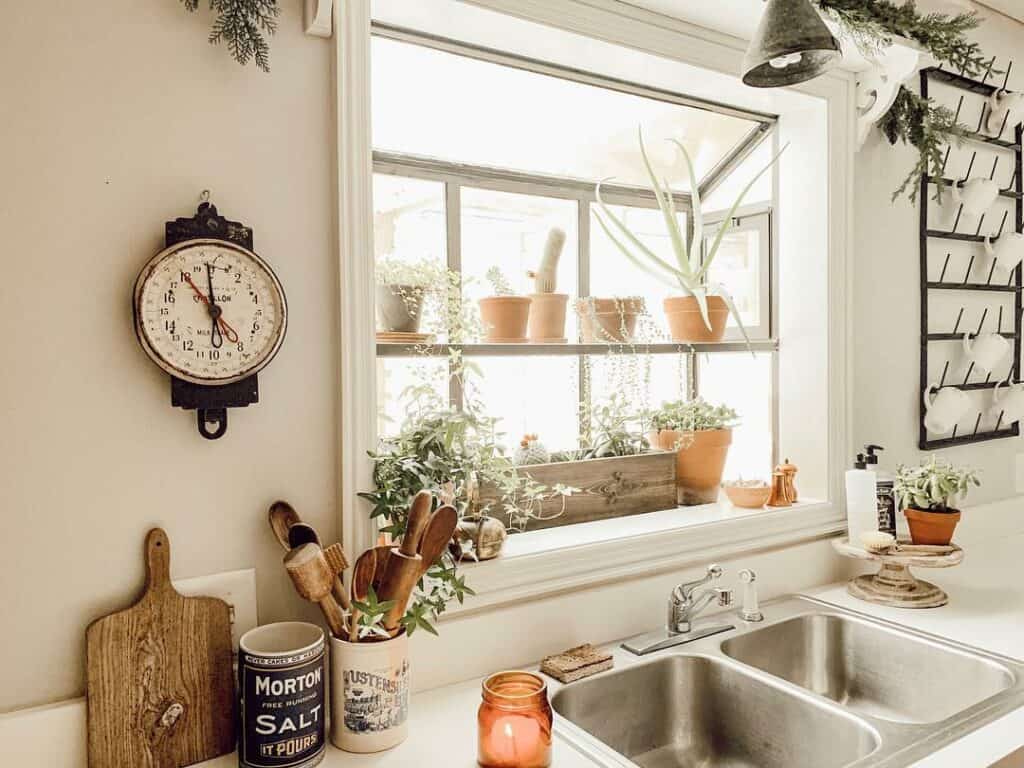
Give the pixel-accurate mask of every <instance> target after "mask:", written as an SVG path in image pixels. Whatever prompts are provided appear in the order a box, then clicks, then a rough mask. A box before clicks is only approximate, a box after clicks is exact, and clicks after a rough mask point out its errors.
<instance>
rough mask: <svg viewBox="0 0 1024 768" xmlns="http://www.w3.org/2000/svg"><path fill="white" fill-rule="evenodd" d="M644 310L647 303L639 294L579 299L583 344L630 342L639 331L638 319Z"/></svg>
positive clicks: (577, 304)
mask: <svg viewBox="0 0 1024 768" xmlns="http://www.w3.org/2000/svg"><path fill="white" fill-rule="evenodd" d="M645 311H646V305H645V304H644V300H643V299H642V298H640V297H639V296H627V297H624V298H615V299H600V298H596V297H594V296H587V297H585V298H582V299H577V300H576V315H577V316H578V317H579V319H580V338H581V339H582V340H583V343H584V344H630V343H632V341H633V337H634V335H635V334H636V323H637V318H639V317H640V315H642V314H644V312H645Z"/></svg>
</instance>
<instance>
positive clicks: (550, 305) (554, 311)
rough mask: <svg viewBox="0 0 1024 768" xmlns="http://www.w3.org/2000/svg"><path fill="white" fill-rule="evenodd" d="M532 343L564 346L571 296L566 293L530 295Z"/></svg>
mask: <svg viewBox="0 0 1024 768" xmlns="http://www.w3.org/2000/svg"><path fill="white" fill-rule="evenodd" d="M530 301H531V303H530V341H533V342H540V343H545V342H546V343H549V344H564V343H565V342H566V341H567V339H566V338H565V308H566V306H567V305H568V303H569V295H568V294H565V293H532V294H530Z"/></svg>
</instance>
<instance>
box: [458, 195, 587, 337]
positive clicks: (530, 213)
mask: <svg viewBox="0 0 1024 768" xmlns="http://www.w3.org/2000/svg"><path fill="white" fill-rule="evenodd" d="M577 218H578V203H577V202H576V201H575V200H561V199H558V198H553V197H538V196H536V195H520V194H513V193H510V192H493V191H491V190H487V189H473V188H470V187H463V188H462V274H463V275H465V276H466V277H467V278H470V279H471V282H467V285H466V295H467V296H468V297H471V298H473V299H479V298H481V297H483V296H490V295H491V294H493V290H492V288H491V285H490V283H489V282H488V281H487V279H486V277H485V276H486V274H487V271H488V270H489V269H490V268H491V267H498V268H499V269H500V270H501V271H502V273H503V274H504V276H505V278H506V279H507V280H508V282H509V284H510V285H511V286H512V289H513V290H514V291H515V292H516V293H518V294H523V295H526V294H530V293H533V292H534V284H533V280H532V279H531V278H529V277H527V275H526V273H527V272H528V271H530V270H536V269H537V267H538V266H539V265H540V258H541V254H542V253H543V252H544V244H545V242H546V241H547V237H548V233H549V232H550V231H551V229H552V228H554V227H557V228H559V229H561V230H562V231H563V232H565V246H564V247H563V248H562V256H561V258H560V259H559V261H558V285H557V292H558V293H566V294H569V295H570V296H573V295H575V294H576V275H577V269H576V258H577V252H578V250H579V244H578V242H579V241H578V237H577V225H576V222H577ZM575 322H576V318H575V315H573V314H572V313H571V312H567V313H566V334H567V336H568V338H570V339H572V338H575V336H576V326H575Z"/></svg>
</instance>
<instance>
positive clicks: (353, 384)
mask: <svg viewBox="0 0 1024 768" xmlns="http://www.w3.org/2000/svg"><path fill="white" fill-rule="evenodd" d="M462 2H465V3H467V4H469V5H474V6H480V7H483V8H487V9H490V10H494V11H498V12H502V13H506V14H510V15H512V16H516V17H519V18H522V19H526V20H528V21H533V22H538V23H541V24H546V25H548V26H551V27H556V28H560V29H563V30H566V31H568V32H571V33H576V34H580V35H584V36H587V37H591V38H596V39H600V40H604V41H606V42H610V43H613V44H616V45H621V46H626V47H630V48H634V49H637V50H641V51H646V52H648V53H651V54H654V55H657V56H662V57H666V58H669V59H674V60H677V61H680V62H684V63H687V64H691V65H695V66H699V67H703V68H706V69H711V70H716V71H719V72H725V73H728V74H730V75H735V67H736V62H737V61H738V54H739V53H741V52H742V51H743V49H744V48H745V44H744V43H743V41H741V40H738V39H736V38H733V37H730V36H727V35H722V34H720V33H717V32H711V31H709V30H704V29H702V28H700V27H695V26H693V25H690V24H686V23H685V22H677V21H676V20H673V19H669V18H668V17H665V16H661V15H658V14H653V13H650V12H646V11H642V10H640V9H637V8H635V7H632V6H627V5H624V4H622V3H619V2H616V1H615V0H562V2H559V3H557V4H553V3H550V2H549V0H462ZM367 5H368V0H346V2H345V3H343V4H342V8H341V10H339V13H338V30H339V34H338V35H337V40H338V43H337V45H338V73H339V75H338V85H339V87H338V90H337V93H338V98H339V105H340V106H339V168H340V181H339V201H340V216H339V221H340V229H341V234H340V238H341V250H342V297H343V298H342V314H343V318H342V327H343V336H342V350H343V358H344V361H343V369H342V376H343V409H342V423H341V427H340V429H341V431H342V435H343V439H342V444H343V451H342V455H343V467H342V475H343V504H342V508H343V510H344V512H345V514H343V521H342V527H343V531H344V535H345V542H346V545H347V546H349V547H351V548H352V549H353V550H355V549H357V548H358V547H360V546H366V545H368V543H370V541H371V539H372V527H371V526H370V525H369V524H367V523H366V516H367V507H366V504H365V502H361V501H357V499H356V497H355V492H356V491H357V490H359V489H365V488H369V487H371V481H372V478H371V477H370V473H369V463H368V462H367V461H366V460H365V459H364V457H363V456H362V455H361V452H362V451H363V450H365V448H366V447H367V446H372V445H374V444H375V443H374V440H373V438H374V433H375V429H376V424H375V414H376V408H375V407H374V405H373V398H374V394H375V393H374V386H373V380H372V377H369V376H367V375H366V374H367V372H368V371H372V370H373V369H374V358H373V344H372V340H373V290H372V288H373V275H372V264H371V263H370V261H371V260H370V259H368V258H366V254H369V253H372V252H373V250H372V229H371V224H372V200H371V192H372V186H371V185H372V178H371V177H370V175H369V169H370V126H369V99H370V95H369V88H370V83H369V80H368V78H367V79H364V80H363V81H360V80H359V75H360V74H362V75H364V76H367V75H368V71H369V63H368V56H369V45H370V40H369V35H370V30H369V20H368V16H369V10H368V8H367V7H366V6H367ZM356 8H358V10H356ZM795 90H797V91H800V92H802V93H805V94H808V95H812V96H816V97H818V98H821V99H824V100H825V101H827V104H828V153H829V167H828V206H829V231H828V252H829V258H830V261H829V263H828V266H827V268H828V290H829V294H830V295H829V314H828V320H827V322H828V336H829V339H828V344H829V361H828V363H829V364H828V372H827V375H828V385H827V386H828V394H829V398H828V406H827V413H828V440H827V444H824V445H821V449H822V450H825V451H827V455H828V472H827V484H828V493H829V498H830V499H831V500H832V502H833V503H832V504H831V505H829V504H825V505H822V506H821V507H817V508H802V509H800V510H789V511H788V512H773V513H766V514H765V515H764V517H763V518H760V517H759V518H756V520H757V522H752V521H751V520H750V519H749V518H748V519H744V520H742V521H727V522H716V523H713V524H708V525H704V526H689V527H685V526H684V527H680V528H679V529H674V530H672V531H667V532H663V533H659V534H656V535H650V536H638V537H633V538H630V539H619V540H614V541H608V542H603V543H600V544H592V545H586V546H579V547H574V548H572V549H570V550H561V551H555V552H545V553H541V554H536V555H529V556H523V557H516V558H506V559H501V560H498V561H492V562H490V563H487V564H483V565H480V566H478V567H474V568H473V569H472V571H473V573H472V575H471V576H470V582H471V584H472V586H473V588H474V589H475V590H477V592H478V593H479V596H478V597H477V598H476V599H475V600H472V601H469V603H468V604H467V605H466V606H464V607H456V606H452V608H451V609H450V613H451V614H452V615H459V614H460V613H462V614H463V615H464V614H465V612H476V611H483V610H489V609H493V608H496V607H498V606H501V605H505V604H508V603H510V602H515V601H520V600H526V599H531V598H536V597H538V596H542V595H543V596H546V595H551V594H556V593H559V592H566V591H571V590H577V589H584V588H588V587H591V586H594V585H595V584H599V583H602V582H607V581H610V580H621V579H623V578H630V577H635V576H638V575H642V574H647V573H656V572H658V571H664V570H669V569H674V568H680V567H683V566H685V565H687V564H688V563H693V562H696V561H697V560H704V561H706V560H707V558H709V557H721V556H723V555H725V554H736V553H740V552H745V551H752V550H755V549H763V548H768V547H779V546H784V545H788V544H792V543H796V542H799V541H801V540H806V539H809V538H816V537H821V536H827V535H830V534H832V533H835V532H836V531H838V530H841V529H842V527H843V519H844V518H843V514H844V513H843V511H842V510H843V504H842V501H841V500H842V499H843V488H842V479H843V474H842V469H844V468H845V467H846V465H847V463H848V462H847V458H848V456H849V455H850V449H851V447H852V446H851V445H850V443H849V442H848V434H849V433H848V424H849V422H850V416H851V414H850V408H851V407H852V405H851V398H850V392H849V390H848V382H849V381H850V365H851V362H850V360H849V357H848V354H847V349H848V340H849V333H850V329H851V325H850V317H849V311H850V310H849V306H848V302H847V285H848V284H849V282H850V280H849V277H850V269H851V267H852V264H851V262H852V260H851V259H848V258H847V254H848V253H850V252H851V249H852V237H853V222H852V220H853V155H854V146H855V111H854V92H855V84H854V81H853V77H852V75H851V74H850V73H847V72H831V73H829V74H828V75H827V76H824V77H821V78H818V79H816V80H812V81H810V82H808V83H803V84H801V85H800V86H799V87H797V88H796V89H795ZM346 114H348V115H350V116H353V115H354V117H350V122H351V124H347V123H346V122H345V121H344V119H343V118H344V117H345V115H346ZM353 171H355V173H354V172H353ZM360 217H362V218H360Z"/></svg>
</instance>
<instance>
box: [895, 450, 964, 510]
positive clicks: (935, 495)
mask: <svg viewBox="0 0 1024 768" xmlns="http://www.w3.org/2000/svg"><path fill="white" fill-rule="evenodd" d="M972 485H973V486H980V485H981V480H979V479H978V473H977V472H976V471H975V470H973V469H969V468H966V467H959V468H958V467H955V466H954V465H953V464H952V463H951V462H949V461H947V460H945V459H940V458H938V457H936V456H932V458H931V459H930V460H929V461H927V462H924V463H923V464H921V465H920V466H917V467H908V466H904V465H903V464H901V465H900V466H899V467H898V468H897V470H896V483H895V490H896V495H897V496H898V497H899V498H900V499H901V500H902V502H903V504H904V505H906V506H909V507H914V508H915V509H921V510H924V511H928V512H953V511H954V508H953V507H952V506H950V504H951V502H952V503H954V504H955V503H957V502H958V500H961V499H963V498H965V497H966V496H967V491H968V490H970V488H971V486H972Z"/></svg>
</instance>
